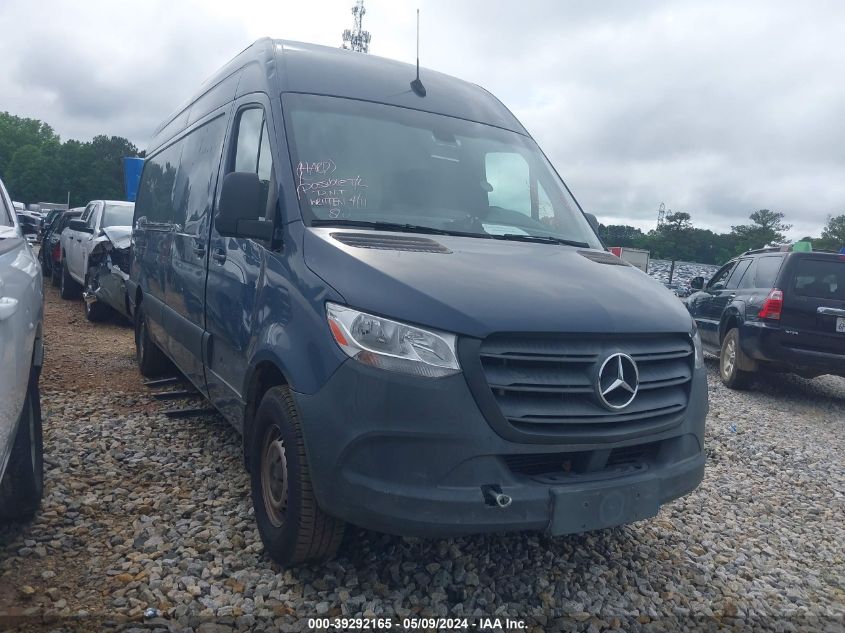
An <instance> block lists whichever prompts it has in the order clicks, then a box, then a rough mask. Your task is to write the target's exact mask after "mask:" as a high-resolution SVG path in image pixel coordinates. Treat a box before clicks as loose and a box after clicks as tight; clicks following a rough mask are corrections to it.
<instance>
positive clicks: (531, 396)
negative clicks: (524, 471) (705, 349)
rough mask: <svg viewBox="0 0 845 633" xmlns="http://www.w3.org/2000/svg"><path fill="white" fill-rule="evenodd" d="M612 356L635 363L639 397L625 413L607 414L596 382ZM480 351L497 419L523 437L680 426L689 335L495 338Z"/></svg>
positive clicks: (595, 437) (609, 436)
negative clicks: (622, 355)
mask: <svg viewBox="0 0 845 633" xmlns="http://www.w3.org/2000/svg"><path fill="white" fill-rule="evenodd" d="M616 352H623V353H625V354H628V355H629V356H631V358H633V359H634V361H635V362H636V363H637V368H638V371H639V392H638V394H637V397H636V398H635V399H634V401H633V402H632V403H631V404H630V405H628V406H627V407H625V408H624V409H621V410H608V409H607V408H605V407H604V406H602V405H601V404H600V402H599V399H598V397H597V396H596V393H595V381H596V376H597V374H598V369H599V367H600V366H601V364H602V363H603V362H604V360H605V359H606V358H607V357H608V356H610V355H611V354H613V353H616ZM479 354H480V359H481V366H482V368H483V371H484V375H485V377H486V379H487V384H488V386H489V387H490V389H491V390H492V393H493V396H494V398H495V400H496V403H497V404H498V406H499V410H500V411H501V414H502V416H503V417H504V418H505V419H506V420H507V422H508V423H509V424H510V425H511V427H512V428H514V429H516V430H517V431H520V432H522V433H528V434H534V435H536V434H543V435H550V436H560V439H561V440H563V439H567V440H571V441H582V442H587V441H613V440H614V439H619V436H620V434H625V435H630V434H632V433H636V434H638V435H642V434H647V433H657V432H660V431H662V430H665V429H666V428H670V427H671V426H674V425H675V424H677V422H678V421H679V420H680V417H681V414H682V413H683V412H684V410H685V409H686V407H687V403H688V401H689V388H690V384H691V380H692V363H693V347H692V341H691V340H690V338H689V336H687V335H666V336H643V335H628V336H624V335H612V336H597V335H583V336H563V335H530V334H524V335H518V334H517V335H494V336H491V337H489V338H487V339H486V340H484V341H483V342H482V344H481V347H480V350H479Z"/></svg>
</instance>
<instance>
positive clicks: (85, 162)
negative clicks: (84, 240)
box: [0, 112, 139, 206]
mask: <svg viewBox="0 0 845 633" xmlns="http://www.w3.org/2000/svg"><path fill="white" fill-rule="evenodd" d="M138 154H139V152H138V148H136V147H135V145H133V144H132V143H131V142H129V141H128V140H127V139H125V138H123V137H120V136H107V135H99V136H95V137H94V139H93V140H91V141H90V142H80V141H76V140H69V141H66V142H65V143H62V142H61V140H60V139H59V137H58V136H57V135H56V133H55V132H54V131H53V129H52V128H51V127H50V126H49V125H47V124H46V123H43V122H41V121H38V120H36V119H25V118H21V117H18V116H14V115H11V114H9V113H8V112H3V113H0V176H2V178H3V180H4V182H5V184H6V187H7V188H8V189H9V192H10V193H11V194H12V197H13V198H15V199H16V200H21V201H23V202H48V201H49V202H64V201H65V200H66V199H67V195H68V192H70V204H71V206H81V205H84V204H85V203H87V202H88V201H89V200H93V199H97V198H106V199H109V198H110V199H121V198H123V196H124V189H123V163H122V158H123V157H124V156H137V155H138Z"/></svg>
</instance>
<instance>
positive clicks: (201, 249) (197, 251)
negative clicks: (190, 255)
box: [193, 244, 205, 259]
mask: <svg viewBox="0 0 845 633" xmlns="http://www.w3.org/2000/svg"><path fill="white" fill-rule="evenodd" d="M193 250H194V255H196V256H197V257H199V258H200V259H201V258H203V257H205V246H203V245H202V244H200V245H199V246H194V249H193Z"/></svg>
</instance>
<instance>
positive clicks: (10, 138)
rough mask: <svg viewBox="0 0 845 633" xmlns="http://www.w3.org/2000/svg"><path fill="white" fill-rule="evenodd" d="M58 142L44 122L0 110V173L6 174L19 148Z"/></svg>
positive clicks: (43, 145)
mask: <svg viewBox="0 0 845 633" xmlns="http://www.w3.org/2000/svg"><path fill="white" fill-rule="evenodd" d="M59 142H60V141H59V137H58V136H57V135H56V133H55V132H54V131H53V128H51V127H50V126H49V125H47V124H46V123H44V122H42V121H39V120H37V119H25V118H23V117H19V116H15V115H13V114H9V113H8V112H0V174H6V172H7V170H8V169H9V166H10V165H11V163H12V157H13V156H14V154H15V152H17V151H18V150H19V149H21V148H23V147H26V146H28V145H29V146H32V147H35V148H38V149H44V148H46V147H47V146H54V147H55V146H58V145H59Z"/></svg>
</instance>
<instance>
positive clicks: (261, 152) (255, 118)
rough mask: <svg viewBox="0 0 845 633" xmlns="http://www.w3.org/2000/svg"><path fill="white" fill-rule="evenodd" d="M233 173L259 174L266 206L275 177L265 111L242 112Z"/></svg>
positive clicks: (251, 109) (258, 109)
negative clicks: (273, 176)
mask: <svg viewBox="0 0 845 633" xmlns="http://www.w3.org/2000/svg"><path fill="white" fill-rule="evenodd" d="M232 164H233V169H232V170H231V171H245V172H251V173H254V174H258V179H259V180H260V181H261V184H262V186H263V190H264V197H263V200H264V206H265V208H266V207H267V205H268V202H269V201H270V200H269V197H270V181H271V180H272V175H273V154H272V152H271V151H270V137H269V134H268V130H267V121H266V119H265V118H264V110H263V109H261V108H249V109H247V110H242V111H241V114H240V117H239V118H238V125H237V140H236V144H235V156H234V160H233V162H232Z"/></svg>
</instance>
